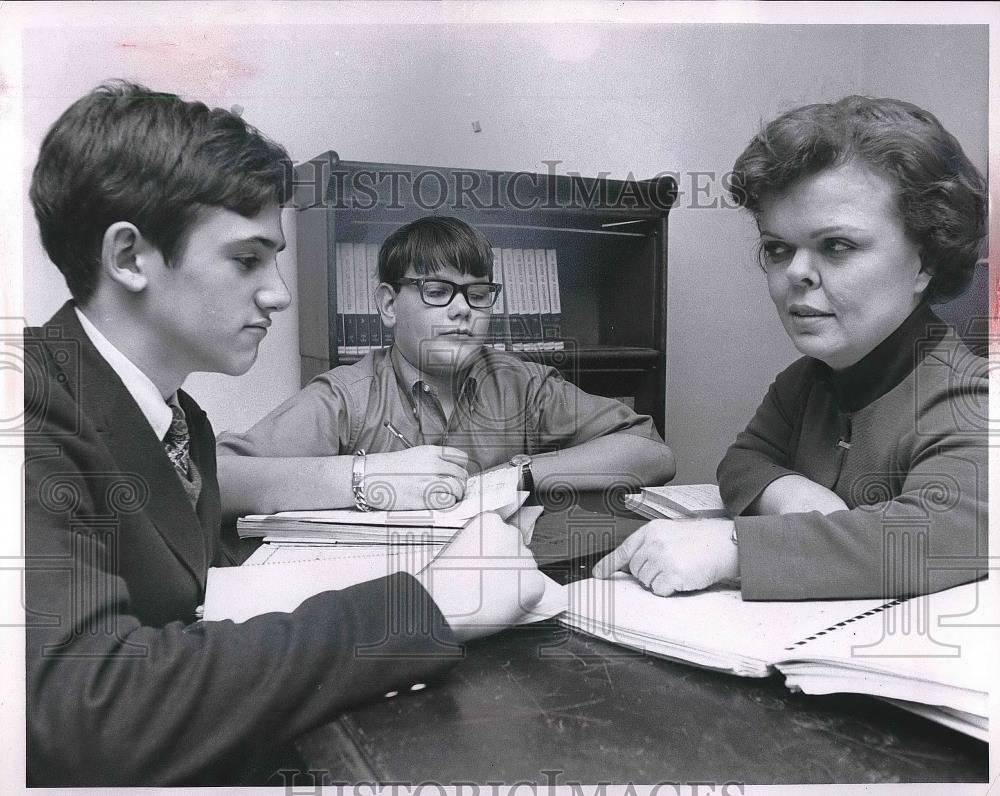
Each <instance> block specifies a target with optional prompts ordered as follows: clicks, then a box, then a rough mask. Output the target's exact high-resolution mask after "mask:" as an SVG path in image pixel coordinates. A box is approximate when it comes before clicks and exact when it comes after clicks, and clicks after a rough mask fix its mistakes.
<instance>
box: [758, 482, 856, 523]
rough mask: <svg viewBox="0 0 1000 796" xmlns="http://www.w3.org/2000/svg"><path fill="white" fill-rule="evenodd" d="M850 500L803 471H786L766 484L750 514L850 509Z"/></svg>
mask: <svg viewBox="0 0 1000 796" xmlns="http://www.w3.org/2000/svg"><path fill="white" fill-rule="evenodd" d="M847 508H848V506H847V504H846V503H845V502H844V501H843V500H841V499H840V496H839V495H837V494H836V493H835V492H832V491H830V490H829V489H827V488H826V487H825V486H821V485H819V484H817V483H816V482H815V481H810V480H809V479H808V478H806V477H805V476H804V475H783V476H782V477H781V478H777V479H775V480H774V481H772V482H771V483H770V484H768V485H767V487H765V489H764V491H763V492H761V493H760V495H758V496H757V499H756V500H755V501H754V502H753V503H751V504H750V506H749V507H748V508H747V511H746V513H747V514H755V515H760V514H797V513H799V512H806V511H818V512H819V513H820V514H832V513H833V512H835V511H845V510H847Z"/></svg>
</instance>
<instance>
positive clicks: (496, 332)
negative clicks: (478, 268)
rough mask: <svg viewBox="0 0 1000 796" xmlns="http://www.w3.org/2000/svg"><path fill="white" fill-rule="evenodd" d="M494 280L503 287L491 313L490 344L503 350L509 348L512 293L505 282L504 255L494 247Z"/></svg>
mask: <svg viewBox="0 0 1000 796" xmlns="http://www.w3.org/2000/svg"><path fill="white" fill-rule="evenodd" d="M493 281H494V282H498V283H499V284H500V285H501V288H500V295H499V296H498V297H497V301H496V304H494V305H493V311H492V313H491V314H490V330H489V341H488V345H490V346H492V347H493V348H496V349H498V350H500V351H503V350H505V349H506V348H507V334H506V328H507V296H508V295H509V293H510V286H509V285H507V284H506V283H505V282H504V276H503V255H502V253H501V251H500V249H498V248H494V249H493Z"/></svg>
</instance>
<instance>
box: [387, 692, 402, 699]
mask: <svg viewBox="0 0 1000 796" xmlns="http://www.w3.org/2000/svg"><path fill="white" fill-rule="evenodd" d="M394 696H399V691H390V692H389V693H388V694H386V695H385V698H386V699H392V698H393V697H394Z"/></svg>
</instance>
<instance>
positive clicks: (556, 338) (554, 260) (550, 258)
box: [545, 249, 566, 351]
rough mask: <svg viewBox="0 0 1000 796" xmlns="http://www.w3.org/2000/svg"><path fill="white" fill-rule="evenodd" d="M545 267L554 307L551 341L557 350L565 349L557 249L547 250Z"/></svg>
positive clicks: (550, 297) (550, 298)
mask: <svg viewBox="0 0 1000 796" xmlns="http://www.w3.org/2000/svg"><path fill="white" fill-rule="evenodd" d="M545 265H546V270H547V271H548V276H549V302H550V303H551V305H552V327H551V339H552V341H553V343H554V344H555V345H554V346H553V348H554V349H556V350H560V351H561V350H562V349H563V348H564V347H565V345H566V344H565V343H564V342H563V333H562V298H561V297H560V295H559V260H558V257H557V256H556V250H555V249H546V250H545Z"/></svg>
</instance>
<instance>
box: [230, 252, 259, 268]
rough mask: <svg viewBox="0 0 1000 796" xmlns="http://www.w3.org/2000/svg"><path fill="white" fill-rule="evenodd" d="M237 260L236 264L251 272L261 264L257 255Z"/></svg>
mask: <svg viewBox="0 0 1000 796" xmlns="http://www.w3.org/2000/svg"><path fill="white" fill-rule="evenodd" d="M235 259H236V262H238V263H239V264H240V265H241V266H242V267H243V268H244V269H245V270H247V271H249V270H250V269H251V268H254V267H256V266H257V264H258V263H259V262H260V258H259V257H257V255H255V254H251V255H247V256H245V257H237V258H235Z"/></svg>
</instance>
